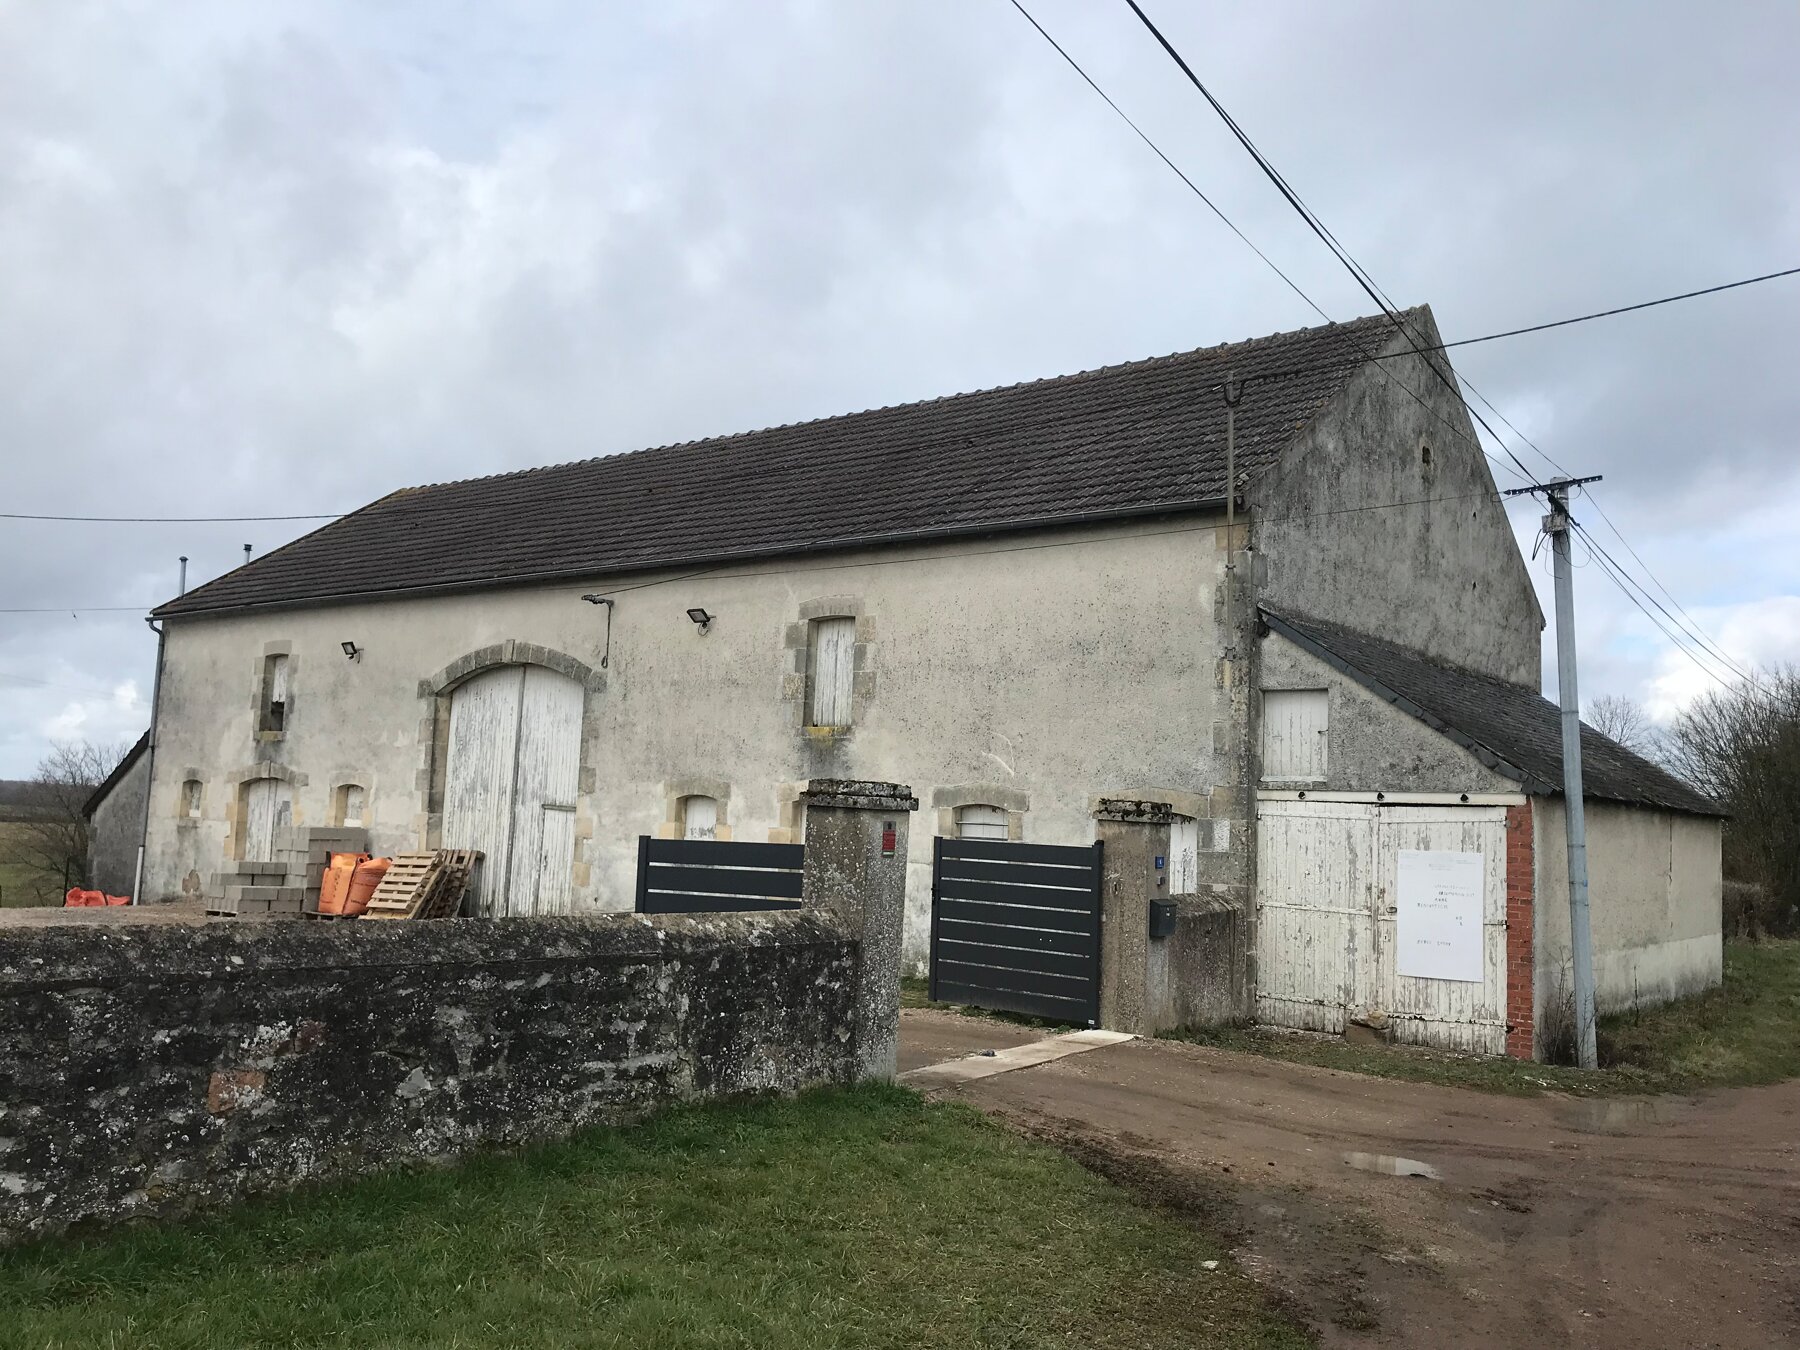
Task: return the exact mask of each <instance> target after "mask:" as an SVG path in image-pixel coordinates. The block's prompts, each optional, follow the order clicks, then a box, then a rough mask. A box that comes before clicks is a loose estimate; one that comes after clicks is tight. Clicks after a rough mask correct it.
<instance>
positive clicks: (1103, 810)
mask: <svg viewBox="0 0 1800 1350" xmlns="http://www.w3.org/2000/svg"><path fill="white" fill-rule="evenodd" d="M1174 818H1175V811H1174V808H1173V807H1171V806H1170V805H1169V803H1167V802H1140V801H1133V800H1131V799H1130V798H1127V797H1102V798H1101V799H1100V800H1099V802H1097V803H1096V804H1095V806H1094V819H1095V820H1123V821H1129V822H1132V823H1134V824H1138V825H1167V824H1169V823H1170V822H1171V821H1173V820H1174Z"/></svg>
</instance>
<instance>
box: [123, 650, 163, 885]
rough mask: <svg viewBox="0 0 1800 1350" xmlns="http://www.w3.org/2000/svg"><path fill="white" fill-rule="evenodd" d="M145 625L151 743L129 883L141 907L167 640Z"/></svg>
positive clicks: (147, 750) (146, 762)
mask: <svg viewBox="0 0 1800 1350" xmlns="http://www.w3.org/2000/svg"><path fill="white" fill-rule="evenodd" d="M144 622H145V623H147V624H148V625H150V631H151V632H153V633H155V634H156V674H155V676H153V677H152V679H151V681H150V743H149V744H148V745H147V746H145V747H144V777H145V784H144V828H143V829H142V831H140V833H139V835H138V851H137V874H136V875H135V876H133V877H132V879H131V903H132V904H134V905H141V904H143V903H144V851H145V850H146V849H147V848H148V847H149V846H150V803H151V801H152V799H153V798H154V797H155V793H156V717H157V710H158V705H159V704H160V703H161V702H162V673H163V643H164V641H165V640H166V639H167V636H168V634H167V632H166V631H165V630H166V628H167V625H166V624H165V625H164V627H163V628H158V627H157V626H156V620H155V619H152V618H148V617H146V618H145V620H144Z"/></svg>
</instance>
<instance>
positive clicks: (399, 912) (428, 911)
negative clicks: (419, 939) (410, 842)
mask: <svg viewBox="0 0 1800 1350" xmlns="http://www.w3.org/2000/svg"><path fill="white" fill-rule="evenodd" d="M480 861H481V852H480V850H478V849H468V848H441V849H438V850H437V851H436V852H433V853H399V854H395V855H394V861H393V862H392V863H391V864H390V865H389V867H388V870H387V875H385V876H384V877H382V879H381V884H380V885H378V886H376V888H375V894H374V895H372V896H370V897H369V908H368V909H367V910H366V911H364V913H363V917H364V918H365V919H448V918H454V917H455V916H456V914H457V912H458V911H460V910H461V909H462V901H463V895H464V893H465V892H466V891H467V890H468V889H469V880H470V878H471V877H472V876H473V875H474V872H475V866H476V864H477V863H479V862H480Z"/></svg>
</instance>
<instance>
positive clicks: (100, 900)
mask: <svg viewBox="0 0 1800 1350" xmlns="http://www.w3.org/2000/svg"><path fill="white" fill-rule="evenodd" d="M105 904H106V897H105V896H104V895H103V894H101V893H100V892H99V891H84V890H82V889H81V887H79V886H71V887H69V893H68V894H67V895H65V896H64V897H63V908H64V909H98V908H100V907H101V906H103V905H105Z"/></svg>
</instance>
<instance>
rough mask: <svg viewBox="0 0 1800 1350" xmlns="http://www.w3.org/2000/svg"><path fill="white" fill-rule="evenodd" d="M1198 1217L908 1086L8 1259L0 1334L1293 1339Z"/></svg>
mask: <svg viewBox="0 0 1800 1350" xmlns="http://www.w3.org/2000/svg"><path fill="white" fill-rule="evenodd" d="M1222 1255H1223V1253H1222V1252H1221V1251H1220V1250H1219V1249H1218V1247H1217V1245H1216V1243H1215V1242H1214V1241H1213V1240H1211V1239H1210V1238H1208V1237H1207V1236H1205V1235H1203V1234H1201V1233H1199V1232H1196V1231H1195V1230H1193V1229H1191V1228H1189V1227H1186V1226H1183V1225H1181V1224H1178V1223H1176V1222H1175V1221H1173V1220H1171V1219H1166V1218H1164V1217H1162V1216H1160V1215H1157V1214H1153V1213H1151V1212H1149V1211H1146V1210H1144V1209H1141V1208H1139V1207H1137V1206H1136V1205H1135V1204H1134V1203H1133V1202H1132V1201H1131V1199H1130V1198H1129V1197H1128V1196H1127V1195H1126V1193H1125V1192H1124V1191H1122V1190H1119V1189H1117V1188H1115V1187H1113V1186H1111V1185H1109V1184H1108V1183H1106V1182H1104V1181H1101V1180H1099V1179H1098V1178H1097V1177H1094V1176H1092V1175H1091V1174H1089V1173H1087V1172H1085V1171H1083V1170H1082V1169H1081V1168H1080V1167H1078V1166H1077V1165H1076V1164H1075V1163H1073V1162H1071V1161H1069V1160H1068V1159H1066V1158H1064V1157H1063V1156H1062V1155H1060V1154H1058V1153H1055V1152H1053V1151H1051V1150H1049V1149H1047V1148H1043V1147H1040V1146H1037V1145H1034V1144H1030V1143H1027V1142H1025V1141H1024V1140H1021V1139H1019V1138H1017V1137H1015V1136H1013V1135H1011V1134H1008V1133H1006V1132H1004V1131H1003V1130H1001V1129H1000V1128H999V1127H998V1126H995V1125H993V1124H991V1123H990V1122H988V1121H986V1120H984V1119H983V1118H981V1117H980V1116H978V1115H977V1114H976V1113H974V1112H973V1111H971V1110H969V1109H967V1108H963V1107H960V1106H953V1105H941V1104H940V1105H933V1104H928V1103H926V1102H925V1101H923V1100H922V1099H921V1098H919V1097H918V1096H916V1095H915V1094H913V1093H910V1092H907V1091H905V1090H903V1089H899V1088H873V1087H869V1088H860V1089H856V1090H849V1091H841V1090H834V1091H821V1092H816V1093H812V1094H808V1095H806V1096H803V1097H801V1098H799V1099H797V1100H792V1101H758V1102H752V1103H746V1104H738V1105H729V1106H712V1107H700V1108H689V1109H682V1110H677V1111H673V1112H671V1113H669V1114H667V1115H664V1116H662V1117H660V1118H658V1119H656V1120H653V1121H651V1122H649V1123H648V1124H645V1125H642V1126H638V1127H635V1128H631V1129H626V1130H596V1131H591V1132H588V1133H586V1134H584V1135H582V1136H580V1137H578V1138H576V1139H575V1140H572V1141H570V1142H568V1143H565V1144H559V1145H554V1146H549V1147H545V1148H541V1149H536V1150H531V1151H528V1152H525V1153H521V1154H512V1155H489V1156H483V1157H480V1158H476V1159H474V1160H472V1161H470V1162H468V1163H467V1164H465V1165H463V1166H460V1167H457V1168H454V1169H449V1170H444V1171H433V1172H423V1173H407V1174H395V1175H390V1176H384V1177H379V1178H373V1179H368V1180H363V1181H359V1182H354V1183H346V1184H344V1185H341V1186H337V1187H333V1188H329V1189H324V1190H316V1191H312V1192H310V1193H300V1194H295V1195H290V1196H286V1197H281V1198H275V1199H268V1200H263V1201H259V1202H254V1203H251V1204H248V1205H244V1206H240V1207H238V1208H236V1209H234V1210H231V1211H228V1212H225V1213H223V1214H220V1215H217V1216H215V1217H212V1218H208V1219H205V1220H201V1221H195V1222H189V1223H181V1224H166V1225H159V1226H150V1225H143V1226H137V1227H133V1228H129V1229H125V1230H121V1231H117V1232H114V1233H111V1234H103V1235H99V1236H94V1237H89V1238H85V1239H81V1240H74V1239H64V1240H59V1241H53V1242H46V1243H40V1244H37V1245H35V1246H32V1247H28V1248H24V1249H20V1250H17V1251H14V1252H11V1253H5V1254H0V1346H4V1347H13V1346H17V1347H27V1346H29V1347H32V1348H33V1350H46V1348H47V1347H75V1346H84V1347H85V1346H117V1347H125V1346H133V1347H137V1346H143V1347H200V1346H217V1347H233V1350H236V1348H237V1347H261V1346H327V1345H329V1346H340V1345H358V1346H360V1345H380V1346H384V1347H423V1346H432V1347H497V1346H521V1347H523V1346H530V1347H544V1346H556V1347H562V1346H630V1347H711V1346H755V1347H771V1350H786V1348H788V1347H821V1348H823V1347H864V1346H891V1347H895V1348H896V1350H901V1348H902V1347H904V1348H905V1350H919V1348H920V1347H933V1346H943V1347H964V1346H996V1347H1024V1346H1070V1347H1075V1346H1081V1347H1110V1346H1117V1347H1126V1346H1130V1347H1177V1346H1197V1345H1204V1346H1302V1345H1305V1344H1308V1342H1307V1341H1306V1339H1305V1338H1304V1337H1303V1336H1302V1335H1301V1334H1300V1333H1299V1332H1297V1331H1295V1330H1294V1329H1293V1328H1292V1327H1291V1325H1290V1324H1288V1323H1287V1322H1285V1321H1284V1320H1282V1319H1281V1318H1280V1317H1279V1316H1278V1315H1277V1314H1275V1313H1274V1312H1273V1311H1271V1309H1270V1307H1269V1305H1268V1304H1267V1303H1266V1302H1265V1300H1264V1296H1263V1294H1262V1293H1261V1291H1260V1290H1259V1289H1258V1287H1257V1286H1256V1285H1255V1284H1253V1283H1252V1282H1251V1281H1250V1280H1249V1279H1248V1278H1247V1277H1246V1276H1244V1275H1243V1274H1241V1273H1239V1272H1237V1271H1236V1270H1235V1269H1234V1268H1233V1267H1232V1265H1231V1263H1230V1262H1229V1261H1226V1262H1224V1264H1222V1265H1221V1266H1220V1267H1219V1269H1217V1270H1213V1271H1206V1270H1203V1269H1202V1268H1201V1266H1200V1262H1201V1261H1202V1260H1207V1259H1214V1258H1218V1257H1220V1256H1222Z"/></svg>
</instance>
